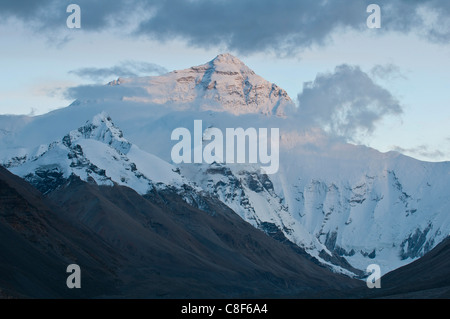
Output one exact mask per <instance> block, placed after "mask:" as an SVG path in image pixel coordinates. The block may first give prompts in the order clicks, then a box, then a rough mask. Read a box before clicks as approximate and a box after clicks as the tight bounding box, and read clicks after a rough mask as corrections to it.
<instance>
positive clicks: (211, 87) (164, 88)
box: [108, 53, 293, 116]
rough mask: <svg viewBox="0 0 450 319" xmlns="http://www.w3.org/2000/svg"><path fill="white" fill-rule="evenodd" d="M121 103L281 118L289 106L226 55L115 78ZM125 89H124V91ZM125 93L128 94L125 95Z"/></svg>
mask: <svg viewBox="0 0 450 319" xmlns="http://www.w3.org/2000/svg"><path fill="white" fill-rule="evenodd" d="M108 84H109V85H111V86H121V87H122V89H124V92H125V96H123V97H122V98H123V100H126V101H135V102H143V103H156V104H166V103H170V104H175V105H178V106H181V107H183V108H184V109H185V108H186V107H189V108H196V109H197V108H199V109H200V110H214V111H225V112H230V113H232V114H236V115H238V114H247V113H262V114H267V115H269V114H274V115H278V116H282V115H284V109H285V108H286V107H289V106H291V105H292V103H293V102H292V100H291V99H290V97H289V96H288V94H287V93H286V91H285V90H283V89H282V88H280V87H278V86H277V85H276V84H274V83H270V82H269V81H267V80H265V79H263V78H262V77H260V76H259V75H257V74H256V73H255V72H254V71H253V70H251V69H250V68H249V67H248V66H246V65H245V64H244V63H243V62H242V61H241V60H239V59H238V58H236V57H235V56H233V55H231V54H229V53H226V54H220V55H218V56H216V57H215V58H214V59H213V60H211V61H209V62H208V63H205V64H202V65H199V66H194V67H191V68H188V69H185V70H178V71H173V72H170V73H167V74H165V75H161V76H149V77H140V78H119V79H118V80H115V81H112V82H110V83H108ZM127 89H128V90H127ZM128 93H129V95H128Z"/></svg>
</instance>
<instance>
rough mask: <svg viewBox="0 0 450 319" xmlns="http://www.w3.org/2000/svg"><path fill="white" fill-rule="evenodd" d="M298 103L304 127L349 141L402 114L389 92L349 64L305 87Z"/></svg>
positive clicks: (299, 114) (300, 119)
mask: <svg viewBox="0 0 450 319" xmlns="http://www.w3.org/2000/svg"><path fill="white" fill-rule="evenodd" d="M298 103H299V108H298V111H297V116H298V119H299V121H301V122H302V123H303V124H304V125H310V126H315V125H317V126H319V127H322V128H324V129H325V130H326V131H328V132H329V133H330V134H332V135H333V136H338V137H344V138H346V139H348V140H354V139H355V138H356V136H357V135H358V134H360V133H363V134H366V133H372V132H373V131H374V129H375V125H376V123H377V122H379V121H380V120H381V119H382V118H383V117H385V116H387V115H399V114H401V113H402V107H401V105H400V104H399V102H398V101H397V99H396V98H395V97H394V96H392V94H391V93H390V92H389V91H388V90H386V89H384V88H383V87H381V86H379V85H377V84H376V83H375V82H374V81H373V80H372V78H371V77H370V76H369V75H368V74H367V73H365V72H363V71H362V70H361V69H360V68H359V67H357V66H350V65H346V64H343V65H340V66H337V67H336V69H335V70H334V72H333V73H327V74H318V75H317V76H316V79H315V80H314V82H306V83H304V85H303V91H302V92H301V93H300V94H299V95H298Z"/></svg>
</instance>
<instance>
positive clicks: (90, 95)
mask: <svg viewBox="0 0 450 319" xmlns="http://www.w3.org/2000/svg"><path fill="white" fill-rule="evenodd" d="M63 95H64V98H65V99H67V100H81V101H93V100H100V101H104V100H122V99H123V98H124V97H126V96H133V97H144V96H147V95H148V93H147V91H145V89H144V88H141V87H125V86H122V85H115V86H113V85H97V84H92V85H79V86H74V87H70V88H67V89H66V90H65V91H64V92H63Z"/></svg>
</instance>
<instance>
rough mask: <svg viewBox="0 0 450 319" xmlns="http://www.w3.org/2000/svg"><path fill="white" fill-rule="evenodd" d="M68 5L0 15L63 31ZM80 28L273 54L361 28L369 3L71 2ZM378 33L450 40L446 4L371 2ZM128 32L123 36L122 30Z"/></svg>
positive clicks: (22, 4) (6, 5)
mask: <svg viewBox="0 0 450 319" xmlns="http://www.w3.org/2000/svg"><path fill="white" fill-rule="evenodd" d="M72 2H73V1H67V0H66V1H64V0H63V1H61V0H41V1H34V0H15V1H1V2H0V18H3V19H2V20H8V18H16V19H19V20H21V21H23V22H24V23H25V24H29V25H30V28H32V29H33V30H38V31H39V32H40V31H42V30H44V31H47V32H55V31H54V30H67V28H66V25H65V22H66V18H67V16H68V13H66V7H67V5H68V4H70V3H72ZM75 2H76V3H77V4H78V5H80V7H81V13H82V29H83V30H85V31H87V32H92V31H104V30H108V29H113V30H121V32H128V34H129V35H135V36H148V37H151V38H155V39H158V40H160V41H166V40H171V39H174V38H178V39H182V40H186V41H187V42H188V43H189V44H191V45H194V46H197V47H202V48H208V47H211V46H216V45H221V46H225V47H227V49H229V50H235V51H237V52H239V53H244V54H245V53H254V52H258V51H261V50H272V51H275V52H277V53H284V54H287V53H290V52H292V51H297V50H301V49H304V48H307V47H309V46H311V45H316V44H318V45H320V44H324V43H326V42H327V41H328V40H329V39H330V36H331V35H332V34H333V33H334V32H337V31H342V30H345V29H353V30H367V26H366V19H367V17H368V15H369V14H368V13H367V12H366V8H367V6H368V4H370V3H373V1H372V0H333V1H326V0H322V1H307V0H280V1H273V0H270V1H269V0H259V1H254V0H227V1H224V0H216V1H211V0H166V1H163V0H154V1H150V0H148V1H145V0H127V1H108V0H97V1H91V0H77V1H75ZM376 3H377V4H379V5H380V7H381V10H382V11H381V18H382V28H381V29H380V30H378V31H379V32H378V33H379V34H384V33H385V32H389V31H395V32H403V33H410V32H416V33H417V34H421V35H422V36H423V37H424V38H426V39H428V40H430V41H436V42H444V43H448V42H449V41H450V1H442V0H421V1H418V0H396V1H390V0H377V1H376ZM123 30H127V31H123Z"/></svg>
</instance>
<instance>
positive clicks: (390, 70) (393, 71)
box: [370, 63, 406, 80]
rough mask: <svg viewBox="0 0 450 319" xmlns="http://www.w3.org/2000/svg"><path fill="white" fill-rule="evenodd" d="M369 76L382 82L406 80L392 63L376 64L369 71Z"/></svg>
mask: <svg viewBox="0 0 450 319" xmlns="http://www.w3.org/2000/svg"><path fill="white" fill-rule="evenodd" d="M370 75H371V76H372V77H373V78H379V79H382V80H394V79H404V80H405V79H406V76H405V75H404V74H403V73H402V72H401V70H400V68H399V67H398V66H397V65H395V64H392V63H389V64H384V65H381V64H377V65H375V66H374V67H373V68H372V69H371V70H370Z"/></svg>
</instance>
